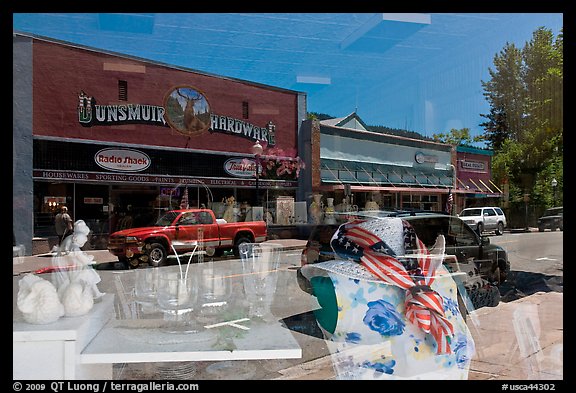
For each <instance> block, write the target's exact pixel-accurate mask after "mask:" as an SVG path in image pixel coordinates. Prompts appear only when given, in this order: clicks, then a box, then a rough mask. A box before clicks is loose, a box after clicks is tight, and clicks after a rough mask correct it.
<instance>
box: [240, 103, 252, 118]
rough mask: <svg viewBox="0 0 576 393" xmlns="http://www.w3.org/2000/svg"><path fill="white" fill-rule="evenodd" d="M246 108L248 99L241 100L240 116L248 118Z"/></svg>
mask: <svg viewBox="0 0 576 393" xmlns="http://www.w3.org/2000/svg"><path fill="white" fill-rule="evenodd" d="M248 109H249V108H248V101H242V117H243V118H244V119H248V118H249V117H250V116H249V110H248Z"/></svg>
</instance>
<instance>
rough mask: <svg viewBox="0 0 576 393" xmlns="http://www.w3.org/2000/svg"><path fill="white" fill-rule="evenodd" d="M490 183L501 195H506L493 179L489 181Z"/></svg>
mask: <svg viewBox="0 0 576 393" xmlns="http://www.w3.org/2000/svg"><path fill="white" fill-rule="evenodd" d="M488 181H489V182H490V184H492V185H493V186H494V187H495V188H496V189H497V190H498V191H499V192H500V194H504V192H503V191H502V190H501V189H500V188H498V186H497V185H496V184H494V182H493V181H492V179H488Z"/></svg>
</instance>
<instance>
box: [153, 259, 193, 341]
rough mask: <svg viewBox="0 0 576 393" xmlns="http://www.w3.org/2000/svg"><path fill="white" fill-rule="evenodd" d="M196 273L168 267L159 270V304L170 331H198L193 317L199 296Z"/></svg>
mask: <svg viewBox="0 0 576 393" xmlns="http://www.w3.org/2000/svg"><path fill="white" fill-rule="evenodd" d="M196 281H197V280H196V276H195V275H194V274H190V275H188V274H182V272H181V271H174V270H170V269H167V268H159V271H158V290H157V301H158V306H159V307H160V309H161V310H162V311H163V312H164V319H165V320H167V321H169V325H168V328H167V331H168V332H173V333H195V332H198V329H197V328H196V326H195V324H194V321H193V320H192V318H191V315H192V310H194V307H195V306H196V301H197V298H198V285H197V282H196Z"/></svg>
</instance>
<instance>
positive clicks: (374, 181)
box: [360, 165, 380, 186]
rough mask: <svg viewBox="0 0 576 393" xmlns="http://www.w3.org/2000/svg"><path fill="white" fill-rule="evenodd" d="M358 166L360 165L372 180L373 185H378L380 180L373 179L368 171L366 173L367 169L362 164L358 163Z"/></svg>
mask: <svg viewBox="0 0 576 393" xmlns="http://www.w3.org/2000/svg"><path fill="white" fill-rule="evenodd" d="M360 167H361V168H362V170H363V171H364V172H365V173H366V174H367V175H368V177H369V178H370V179H371V180H372V182H373V183H374V184H375V185H377V186H379V185H380V182H379V181H376V179H374V178H373V177H372V175H371V174H370V173H368V171H367V170H366V168H364V167H363V166H362V165H360Z"/></svg>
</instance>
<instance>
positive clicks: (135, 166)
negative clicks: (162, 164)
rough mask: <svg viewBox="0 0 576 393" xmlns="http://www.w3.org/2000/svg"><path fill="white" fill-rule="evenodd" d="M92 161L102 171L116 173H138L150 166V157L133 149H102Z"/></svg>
mask: <svg viewBox="0 0 576 393" xmlns="http://www.w3.org/2000/svg"><path fill="white" fill-rule="evenodd" d="M94 161H96V164H98V165H99V166H100V167H102V168H104V169H109V170H112V171H118V172H140V171H143V170H144V169H146V168H148V167H149V166H150V157H148V155H147V154H145V153H142V152H141V151H138V150H134V149H102V150H100V151H98V152H97V153H96V155H95V156H94Z"/></svg>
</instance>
